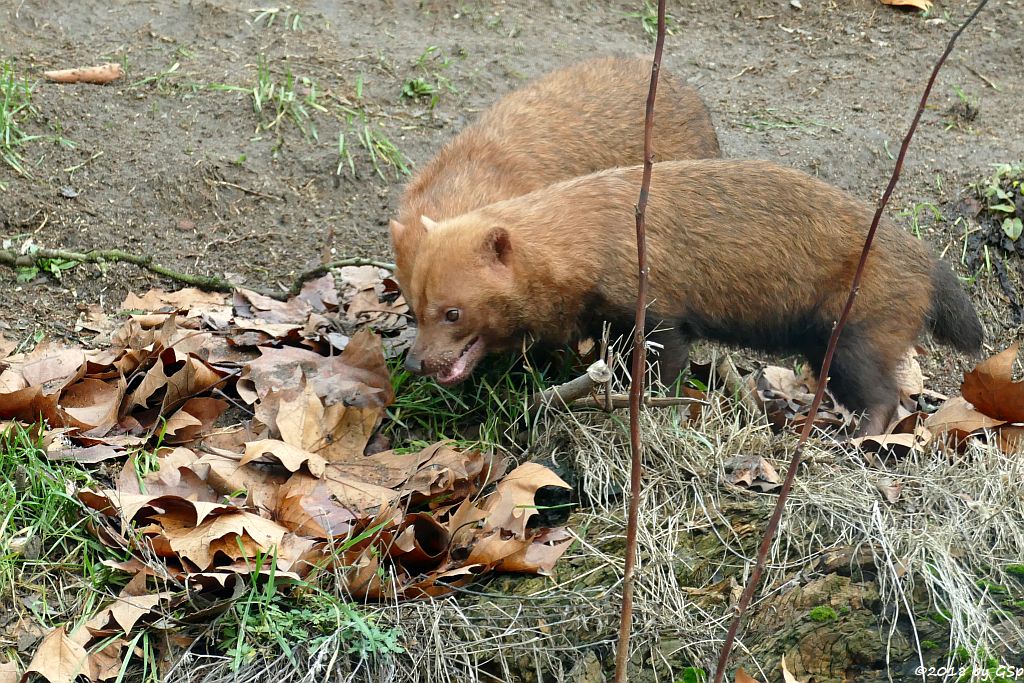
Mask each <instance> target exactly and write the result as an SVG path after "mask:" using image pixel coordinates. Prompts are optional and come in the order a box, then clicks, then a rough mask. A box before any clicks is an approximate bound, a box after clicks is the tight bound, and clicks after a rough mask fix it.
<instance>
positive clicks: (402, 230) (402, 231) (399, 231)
mask: <svg viewBox="0 0 1024 683" xmlns="http://www.w3.org/2000/svg"><path fill="white" fill-rule="evenodd" d="M408 232H409V229H408V228H406V227H405V226H404V225H403V224H401V223H399V222H398V221H396V220H395V219H393V218H392V219H391V243H392V244H398V243H399V242H401V241H402V238H403V237H404V236H405V235H406V234H408Z"/></svg>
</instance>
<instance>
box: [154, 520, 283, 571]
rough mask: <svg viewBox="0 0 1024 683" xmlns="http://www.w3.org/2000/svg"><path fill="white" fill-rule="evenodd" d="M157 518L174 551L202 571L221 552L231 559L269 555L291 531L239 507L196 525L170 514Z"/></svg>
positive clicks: (208, 566)
mask: <svg viewBox="0 0 1024 683" xmlns="http://www.w3.org/2000/svg"><path fill="white" fill-rule="evenodd" d="M156 519H157V520H158V521H159V522H160V524H161V526H162V527H163V535H164V536H165V537H167V538H168V540H169V541H170V545H171V550H173V551H174V552H175V553H177V554H178V555H179V556H181V557H183V558H187V559H188V560H189V561H191V562H193V563H195V565H196V566H198V567H199V568H200V569H201V570H205V569H209V568H210V566H211V565H212V564H213V561H214V559H215V558H214V555H215V554H216V553H217V552H218V551H220V552H222V553H224V554H225V555H226V556H227V557H229V558H231V559H232V560H237V559H241V558H243V557H250V558H251V557H255V556H256V555H257V553H259V554H263V555H266V554H268V553H269V552H270V551H271V550H272V549H273V548H275V547H277V546H279V545H280V544H281V539H283V538H284V535H285V534H286V533H288V530H287V529H286V528H285V527H283V526H281V525H280V524H278V523H277V522H274V521H273V520H269V519H264V518H263V517H260V516H259V515H256V514H253V513H251V512H247V511H245V510H239V509H234V510H226V509H225V510H222V511H221V514H217V515H211V516H210V517H208V518H207V519H204V520H203V521H202V522H201V523H199V524H198V525H197V526H195V527H191V526H190V525H188V524H182V523H181V522H182V520H180V519H178V518H171V517H169V516H167V515H158V516H157V517H156Z"/></svg>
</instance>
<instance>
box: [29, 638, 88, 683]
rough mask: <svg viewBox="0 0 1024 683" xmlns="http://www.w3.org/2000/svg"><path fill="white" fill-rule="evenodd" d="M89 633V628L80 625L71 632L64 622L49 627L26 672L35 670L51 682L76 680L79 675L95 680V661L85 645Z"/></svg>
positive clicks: (67, 682) (71, 682) (62, 682)
mask: <svg viewBox="0 0 1024 683" xmlns="http://www.w3.org/2000/svg"><path fill="white" fill-rule="evenodd" d="M88 637H89V633H88V631H87V630H86V629H79V630H78V631H77V632H76V633H74V634H73V635H72V636H69V635H68V634H67V631H65V630H64V627H63V626H61V627H60V628H56V629H54V630H52V631H50V632H49V633H47V634H46V635H45V636H43V641H42V642H41V643H40V644H39V648H38V649H37V650H36V653H35V655H34V656H33V657H32V661H31V662H29V665H28V668H27V669H25V674H26V675H27V674H29V673H32V672H35V673H37V674H39V675H40V676H42V677H43V678H45V679H46V680H48V681H49V682H50V683H74V681H75V679H76V678H77V677H78V676H85V677H86V678H88V679H89V680H96V678H97V674H98V671H97V667H96V663H95V662H94V661H93V660H92V658H91V657H89V653H88V652H87V651H86V649H85V642H87V640H88Z"/></svg>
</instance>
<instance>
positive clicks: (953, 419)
mask: <svg viewBox="0 0 1024 683" xmlns="http://www.w3.org/2000/svg"><path fill="white" fill-rule="evenodd" d="M1002 424H1005V420H998V419H995V418H992V417H989V416H988V415H985V414H983V413H981V412H979V411H978V410H976V409H975V408H974V406H972V405H971V404H970V403H968V402H967V399H965V398H964V397H963V396H954V397H953V398H951V399H949V400H948V401H946V402H945V403H943V404H942V405H941V406H940V407H939V409H938V410H936V411H935V412H934V413H932V414H931V415H929V416H928V419H926V420H925V421H924V426H925V428H927V429H928V430H929V431H931V432H932V433H933V434H935V435H936V436H942V435H944V434H952V436H953V438H954V440H955V441H963V440H964V439H966V438H967V437H968V436H969V435H971V434H973V433H975V432H978V431H981V430H983V429H992V428H994V427H998V426H1000V425H1002Z"/></svg>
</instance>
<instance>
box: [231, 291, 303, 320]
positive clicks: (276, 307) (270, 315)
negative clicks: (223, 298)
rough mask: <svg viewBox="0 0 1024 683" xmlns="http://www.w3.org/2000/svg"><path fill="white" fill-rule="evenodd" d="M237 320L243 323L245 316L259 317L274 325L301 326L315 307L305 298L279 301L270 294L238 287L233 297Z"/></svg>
mask: <svg viewBox="0 0 1024 683" xmlns="http://www.w3.org/2000/svg"><path fill="white" fill-rule="evenodd" d="M233 304H234V307H235V317H236V319H238V320H236V322H238V323H239V324H240V325H243V324H245V323H243V320H241V319H244V318H257V319H259V320H262V321H264V322H268V323H271V324H274V325H279V324H287V325H298V326H301V325H302V324H303V323H304V322H305V320H306V318H308V317H309V314H310V313H312V312H313V307H312V306H311V305H310V304H309V302H308V301H306V300H305V299H300V298H297V297H295V298H291V299H289V300H288V301H278V300H277V299H272V298H270V297H269V296H264V295H262V294H258V293H256V292H253V291H252V290H248V289H242V288H239V289H236V290H235V292H234V297H233Z"/></svg>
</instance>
